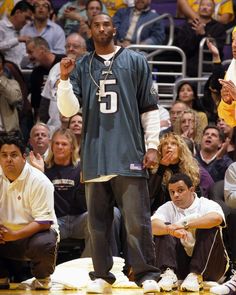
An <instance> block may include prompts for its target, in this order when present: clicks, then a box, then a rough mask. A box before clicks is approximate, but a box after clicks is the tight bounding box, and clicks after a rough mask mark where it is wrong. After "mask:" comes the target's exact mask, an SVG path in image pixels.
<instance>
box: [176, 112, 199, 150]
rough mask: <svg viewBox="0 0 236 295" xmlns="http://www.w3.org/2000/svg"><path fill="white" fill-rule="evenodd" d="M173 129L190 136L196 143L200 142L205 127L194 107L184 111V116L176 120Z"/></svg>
mask: <svg viewBox="0 0 236 295" xmlns="http://www.w3.org/2000/svg"><path fill="white" fill-rule="evenodd" d="M173 131H174V132H175V133H176V134H178V135H181V136H183V137H188V138H190V139H191V140H192V141H193V142H194V143H195V145H198V144H200V142H201V136H202V132H203V129H202V124H201V123H200V119H199V116H198V113H197V112H196V111H194V110H192V109H188V110H185V111H183V114H182V116H180V117H178V118H177V120H176V121H175V124H174V126H173Z"/></svg>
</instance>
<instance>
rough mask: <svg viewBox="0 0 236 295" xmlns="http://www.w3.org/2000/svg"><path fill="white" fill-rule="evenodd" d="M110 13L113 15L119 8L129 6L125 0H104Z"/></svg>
mask: <svg viewBox="0 0 236 295" xmlns="http://www.w3.org/2000/svg"><path fill="white" fill-rule="evenodd" d="M102 3H103V4H104V5H105V6H106V9H107V12H108V14H109V15H110V16H111V17H112V16H113V15H114V14H115V13H116V12H117V10H118V9H119V8H123V7H127V5H126V4H125V3H124V1H123V0H102Z"/></svg>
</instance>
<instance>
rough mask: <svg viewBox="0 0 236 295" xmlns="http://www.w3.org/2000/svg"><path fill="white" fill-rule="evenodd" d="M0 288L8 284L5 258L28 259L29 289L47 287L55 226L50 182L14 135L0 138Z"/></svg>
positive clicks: (53, 248) (56, 234) (54, 254)
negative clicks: (34, 164)
mask: <svg viewBox="0 0 236 295" xmlns="http://www.w3.org/2000/svg"><path fill="white" fill-rule="evenodd" d="M0 166H1V167H0V196H1V198H0V289H8V288H9V287H10V280H9V269H8V266H9V263H7V260H9V259H10V260H12V259H14V260H20V261H24V260H30V261H31V272H32V275H33V276H34V277H35V280H34V281H33V282H32V285H31V288H32V289H50V287H51V280H50V275H51V274H52V273H53V272H54V269H55V260H56V253H57V251H56V250H57V236H58V233H57V231H58V225H57V219H56V215H55V212H54V196H53V191H54V189H53V185H52V183H51V182H50V180H49V179H48V178H47V177H46V176H45V175H44V174H43V173H42V172H41V171H39V170H38V169H36V168H34V167H32V166H31V165H29V164H28V163H27V161H26V158H25V145H24V143H23V140H22V138H21V137H20V136H19V135H18V134H12V135H1V139H0Z"/></svg>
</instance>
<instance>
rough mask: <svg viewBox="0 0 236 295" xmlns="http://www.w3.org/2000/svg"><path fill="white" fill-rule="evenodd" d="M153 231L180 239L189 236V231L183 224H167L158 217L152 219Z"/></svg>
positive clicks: (154, 233)
mask: <svg viewBox="0 0 236 295" xmlns="http://www.w3.org/2000/svg"><path fill="white" fill-rule="evenodd" d="M152 233H153V235H156V236H163V235H171V236H173V237H176V238H178V239H184V238H186V236H187V231H186V230H185V229H184V228H183V226H182V225H177V224H165V223H164V222H163V221H162V220H160V219H157V218H155V219H153V220H152Z"/></svg>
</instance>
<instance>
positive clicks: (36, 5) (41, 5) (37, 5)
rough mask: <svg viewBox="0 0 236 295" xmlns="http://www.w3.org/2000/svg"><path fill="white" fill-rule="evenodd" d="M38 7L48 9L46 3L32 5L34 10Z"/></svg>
mask: <svg viewBox="0 0 236 295" xmlns="http://www.w3.org/2000/svg"><path fill="white" fill-rule="evenodd" d="M39 7H43V8H47V9H49V4H48V3H44V4H39V3H36V4H34V8H39Z"/></svg>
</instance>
